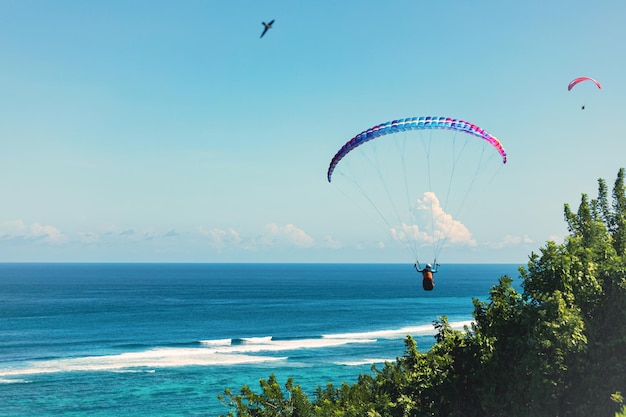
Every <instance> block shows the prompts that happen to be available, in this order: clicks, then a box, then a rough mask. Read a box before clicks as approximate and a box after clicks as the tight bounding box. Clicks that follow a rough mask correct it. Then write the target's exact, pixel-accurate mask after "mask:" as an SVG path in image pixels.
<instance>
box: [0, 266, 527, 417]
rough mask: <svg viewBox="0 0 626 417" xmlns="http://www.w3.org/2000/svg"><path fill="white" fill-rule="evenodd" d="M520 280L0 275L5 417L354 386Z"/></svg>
mask: <svg viewBox="0 0 626 417" xmlns="http://www.w3.org/2000/svg"><path fill="white" fill-rule="evenodd" d="M517 266H518V265H512V264H506V265H500V264H497V265H494V264H491V265H443V266H442V268H441V271H440V272H439V273H438V274H436V275H435V283H436V287H435V290H434V291H432V292H425V291H423V290H422V289H421V279H420V277H419V276H418V274H416V273H415V271H414V270H413V269H412V266H411V265H398V264H393V265H380V264H376V265H360V264H359V265H356V264H349V265H348V264H0V398H2V403H3V406H2V413H3V415H10V416H32V415H39V416H44V415H55V416H58V415H62V416H131V415H154V416H194V415H202V416H217V415H219V414H223V413H226V412H227V411H228V408H226V407H225V406H224V405H222V404H221V403H220V402H219V401H218V399H217V395H218V394H220V393H222V392H223V390H224V388H227V387H228V388H232V389H234V390H238V389H239V388H240V387H241V386H242V385H244V384H245V385H249V386H251V387H252V388H253V389H257V388H258V381H259V379H261V378H267V377H268V376H269V375H270V374H271V373H274V374H276V375H277V377H278V379H279V382H281V383H284V382H285V381H286V379H287V378H288V377H290V376H292V377H294V379H295V382H296V383H298V384H300V385H301V386H302V387H303V388H304V389H305V390H307V391H309V392H313V391H314V390H315V388H316V387H317V386H318V385H325V384H326V382H333V383H335V384H340V383H341V382H343V381H347V382H355V381H356V379H357V377H358V375H359V374H360V373H369V372H370V368H371V366H372V364H381V363H383V362H384V361H385V360H394V359H395V358H396V357H398V356H401V355H402V353H403V350H404V342H403V338H404V337H405V336H406V334H412V335H413V336H414V337H415V338H416V340H417V342H418V348H419V349H420V350H423V351H425V350H427V349H428V348H430V346H431V345H432V344H433V343H434V338H433V335H434V330H433V326H432V322H433V321H434V320H436V319H437V318H439V317H440V316H442V315H446V316H447V317H448V319H449V321H450V322H451V323H453V324H454V325H456V326H458V327H462V325H463V324H468V323H469V321H470V320H471V319H472V315H471V314H472V310H473V306H472V298H480V299H486V298H487V297H488V292H489V289H490V287H491V286H492V285H494V284H496V283H497V281H498V278H500V277H501V276H502V275H505V274H506V275H509V276H511V277H513V278H517V277H518V273H517ZM517 281H519V280H516V282H517Z"/></svg>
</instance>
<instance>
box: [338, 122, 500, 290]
mask: <svg viewBox="0 0 626 417" xmlns="http://www.w3.org/2000/svg"><path fill="white" fill-rule="evenodd" d="M506 162H507V154H506V152H505V150H504V147H503V146H502V143H501V142H500V141H499V140H498V139H497V138H496V137H495V136H493V135H492V134H490V133H488V132H487V131H485V130H484V129H482V128H481V127H479V126H477V125H475V124H473V123H469V122H467V121H464V120H460V119H454V118H451V117H410V118H405V119H398V120H393V121H389V122H385V123H381V124H378V125H375V126H373V127H371V128H369V129H367V130H364V131H362V132H360V133H359V134H357V135H356V136H354V137H353V138H352V139H350V140H348V141H347V142H346V143H345V144H344V145H343V146H342V147H341V148H340V149H339V150H338V151H337V152H336V153H335V155H334V156H333V158H332V159H331V161H330V164H329V166H328V170H327V173H326V178H327V180H328V182H329V183H332V184H333V185H335V186H336V187H338V188H340V191H341V192H342V193H343V194H344V195H346V196H347V197H348V198H349V199H354V198H353V197H355V196H356V197H357V198H356V199H355V201H357V202H361V203H364V204H365V205H369V206H371V207H373V209H374V212H375V213H376V214H377V215H378V217H379V220H382V224H380V225H381V226H382V227H383V228H384V229H385V230H386V231H387V232H388V233H389V238H390V240H388V241H380V242H377V243H376V245H377V246H376V247H378V248H381V249H386V248H393V247H395V246H398V245H400V246H401V247H402V248H404V249H407V250H408V251H409V252H410V253H411V255H412V256H413V261H414V262H415V263H414V267H415V269H416V270H417V271H418V272H420V273H421V274H422V276H423V282H422V285H423V288H424V290H426V291H430V290H432V289H433V287H434V282H433V273H436V272H437V271H438V270H439V263H438V262H437V259H438V258H439V254H440V251H441V250H442V248H443V247H449V246H457V247H461V246H467V247H471V246H475V245H476V241H475V240H474V238H473V237H472V236H471V233H470V231H469V229H468V228H467V227H466V226H465V225H464V224H463V223H462V222H461V221H460V220H459V217H460V216H461V211H462V209H463V208H464V207H463V206H465V205H466V204H465V203H466V202H468V200H470V199H471V197H481V195H480V194H478V193H472V190H473V189H474V188H475V187H480V186H485V185H488V184H489V183H490V182H491V181H492V180H493V179H494V178H495V176H496V174H497V171H498V170H499V168H500V167H502V166H503V164H506ZM351 193H355V194H354V195H350V194H351ZM472 194H473V195H472ZM485 195H486V194H485ZM481 199H482V197H481ZM467 205H471V204H467ZM472 208H473V209H475V207H472ZM354 214H355V215H356V214H358V215H360V211H359V212H358V213H357V212H354ZM430 249H432V256H433V258H432V259H434V260H433V262H432V265H434V266H435V267H434V268H433V267H432V265H431V266H430V267H428V265H427V266H426V267H424V268H422V266H421V265H420V261H419V260H420V259H424V255H423V253H424V251H425V250H426V251H429V250H430ZM428 257H430V256H428ZM429 265H430V264H429Z"/></svg>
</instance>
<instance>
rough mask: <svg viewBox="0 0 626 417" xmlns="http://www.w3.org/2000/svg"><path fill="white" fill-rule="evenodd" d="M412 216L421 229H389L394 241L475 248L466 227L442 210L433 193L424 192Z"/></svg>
mask: <svg viewBox="0 0 626 417" xmlns="http://www.w3.org/2000/svg"><path fill="white" fill-rule="evenodd" d="M413 214H414V215H415V218H416V221H417V223H418V224H419V225H422V227H421V228H420V226H419V225H418V224H405V223H403V224H402V225H401V226H400V227H397V228H391V235H392V237H393V238H394V239H396V240H399V241H402V242H406V241H407V240H411V241H416V242H423V243H430V242H432V241H433V240H434V241H445V242H446V244H455V245H468V246H476V240H474V239H473V238H472V234H471V233H470V231H469V230H468V229H467V227H465V225H464V224H463V223H461V222H460V221H458V220H455V219H454V218H453V217H452V215H450V214H448V213H446V212H445V211H444V210H443V208H442V207H441V204H440V203H439V199H438V198H437V196H436V195H435V193H433V192H425V193H424V197H423V198H422V199H421V200H418V201H417V206H416V208H415V210H414V213H413Z"/></svg>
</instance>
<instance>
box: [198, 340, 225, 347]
mask: <svg viewBox="0 0 626 417" xmlns="http://www.w3.org/2000/svg"><path fill="white" fill-rule="evenodd" d="M232 343H233V341H232V339H216V340H201V341H200V344H201V345H203V346H230V345H231V344H232Z"/></svg>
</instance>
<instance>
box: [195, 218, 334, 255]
mask: <svg viewBox="0 0 626 417" xmlns="http://www.w3.org/2000/svg"><path fill="white" fill-rule="evenodd" d="M197 230H198V232H199V233H200V234H202V235H203V236H206V237H208V238H209V240H210V242H211V246H213V247H214V248H216V249H219V250H222V249H227V248H231V247H237V248H239V249H244V250H250V251H255V250H258V249H262V248H270V247H276V246H295V247H299V248H310V247H313V246H315V239H313V238H312V237H311V236H309V235H308V234H307V233H306V232H305V231H304V230H302V229H300V228H298V227H296V226H294V225H293V224H287V225H285V226H278V225H277V224H275V223H271V224H268V225H266V226H265V230H264V232H263V233H262V234H261V235H259V236H256V237H242V236H241V235H240V234H239V232H237V231H236V230H235V229H233V228H229V229H228V230H224V229H218V228H214V229H206V228H204V227H198V228H197ZM325 243H326V244H327V245H341V244H340V243H339V242H336V241H333V240H332V239H331V238H327V239H326V240H325Z"/></svg>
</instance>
